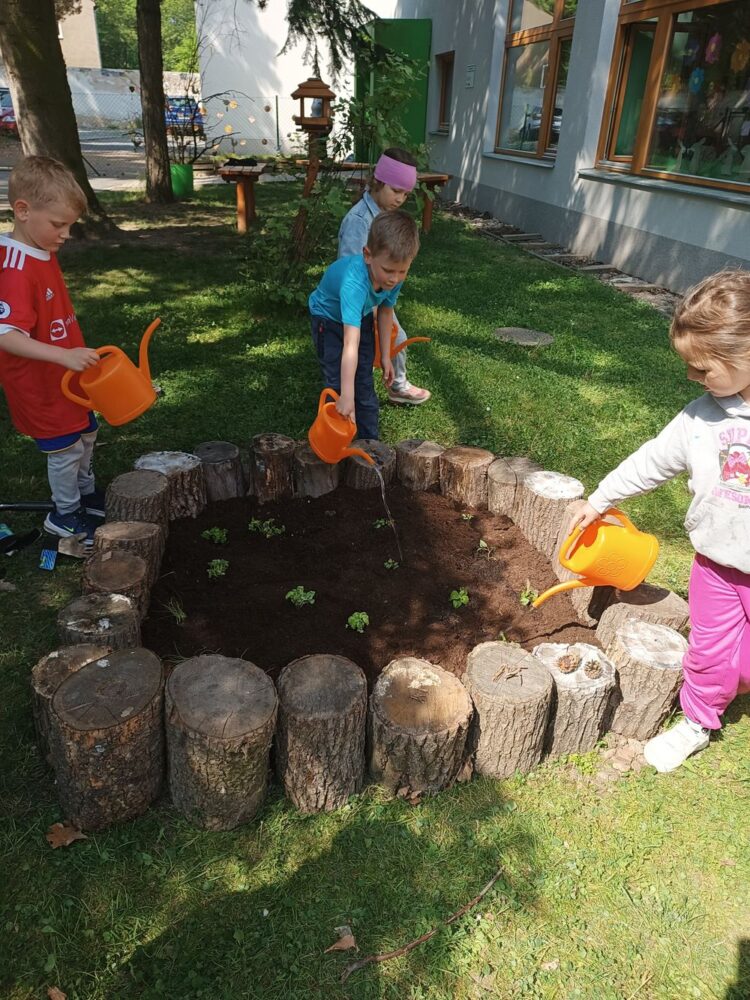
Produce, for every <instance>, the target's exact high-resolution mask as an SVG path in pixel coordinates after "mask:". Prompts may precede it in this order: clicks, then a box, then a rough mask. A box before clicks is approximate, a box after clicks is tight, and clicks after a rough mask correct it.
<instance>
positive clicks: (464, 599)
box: [451, 587, 469, 608]
mask: <svg viewBox="0 0 750 1000" xmlns="http://www.w3.org/2000/svg"><path fill="white" fill-rule="evenodd" d="M468 603H469V591H468V590H467V589H466V587H459V588H458V590H452V591H451V604H452V605H453V607H454V608H462V607H463V606H464V605H465V604H468Z"/></svg>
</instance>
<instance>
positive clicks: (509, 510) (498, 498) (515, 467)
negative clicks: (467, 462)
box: [487, 456, 542, 521]
mask: <svg viewBox="0 0 750 1000" xmlns="http://www.w3.org/2000/svg"><path fill="white" fill-rule="evenodd" d="M541 471H542V467H541V465H539V463H538V462H534V461H532V460H531V459H530V458H523V457H520V456H511V457H509V458H496V459H495V461H494V462H492V463H491V465H490V466H489V468H488V469H487V509H488V510H489V511H491V512H492V513H493V514H502V515H503V517H509V518H510V519H511V520H512V521H515V519H516V504H517V503H518V497H519V495H520V492H521V487H522V486H523V483H524V480H525V479H526V477H527V476H530V475H531V473H532V472H541Z"/></svg>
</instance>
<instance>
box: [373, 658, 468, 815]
mask: <svg viewBox="0 0 750 1000" xmlns="http://www.w3.org/2000/svg"><path fill="white" fill-rule="evenodd" d="M471 717H472V706H471V699H470V698H469V696H468V694H467V692H466V689H465V688H464V686H463V685H462V684H461V682H460V681H459V680H458V679H457V678H456V677H454V676H453V674H449V673H448V672H447V671H446V670H443V669H442V667H438V666H436V665H435V664H434V663H429V662H428V661H427V660H420V659H418V658H417V657H415V656H403V657H400V658H399V659H396V660H392V661H391V662H390V663H389V664H388V666H387V667H386V668H385V669H384V670H383V672H382V673H381V674H380V676H379V677H378V679H377V681H376V683H375V688H374V690H373V692H372V695H371V696H370V711H369V714H368V727H369V734H370V738H369V748H370V749H369V755H370V756H369V763H370V773H371V775H372V777H373V780H374V781H376V782H377V783H378V784H380V785H383V786H384V787H385V788H387V789H388V790H389V791H390V792H392V793H395V794H397V795H404V796H407V797H411V796H415V795H423V794H431V793H434V792H439V791H441V790H442V789H444V788H448V787H449V786H450V785H451V784H453V782H454V781H455V780H456V779H457V778H458V777H459V775H460V774H461V772H462V771H463V768H464V765H465V763H466V739H467V736H468V732H469V726H470V724H471Z"/></svg>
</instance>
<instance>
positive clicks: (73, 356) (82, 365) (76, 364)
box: [60, 347, 100, 372]
mask: <svg viewBox="0 0 750 1000" xmlns="http://www.w3.org/2000/svg"><path fill="white" fill-rule="evenodd" d="M62 353H63V356H62V357H61V359H60V363H61V364H62V365H63V366H64V367H65V368H70V370H71V371H72V372H83V371H85V370H86V369H87V368H91V367H92V366H93V365H95V364H98V363H99V360H100V358H99V355H98V354H97V353H96V351H94V350H92V349H91V348H90V347H73V348H72V349H71V350H66V349H65V348H63V349H62Z"/></svg>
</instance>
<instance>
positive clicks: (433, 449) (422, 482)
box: [396, 438, 445, 491]
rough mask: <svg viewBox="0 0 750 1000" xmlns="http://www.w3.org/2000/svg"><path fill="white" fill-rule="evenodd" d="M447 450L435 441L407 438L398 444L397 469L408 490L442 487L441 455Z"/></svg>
mask: <svg viewBox="0 0 750 1000" xmlns="http://www.w3.org/2000/svg"><path fill="white" fill-rule="evenodd" d="M444 451H445V448H443V446H442V445H439V444H437V442H435V441H423V440H422V439H421V438H407V439H406V440H404V441H399V442H398V444H397V445H396V471H397V474H398V478H399V481H400V483H401V485H402V486H405V487H406V488H407V490H414V491H424V490H434V489H439V488H440V456H441V455H442V454H443V452H444Z"/></svg>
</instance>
